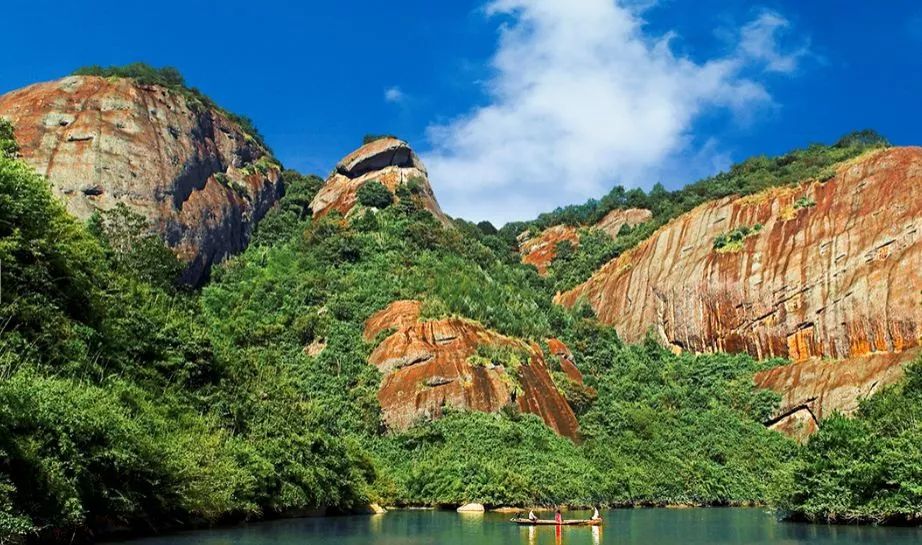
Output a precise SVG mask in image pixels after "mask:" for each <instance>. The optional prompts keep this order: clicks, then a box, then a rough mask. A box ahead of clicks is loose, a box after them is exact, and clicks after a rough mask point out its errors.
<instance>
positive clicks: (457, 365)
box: [365, 301, 578, 438]
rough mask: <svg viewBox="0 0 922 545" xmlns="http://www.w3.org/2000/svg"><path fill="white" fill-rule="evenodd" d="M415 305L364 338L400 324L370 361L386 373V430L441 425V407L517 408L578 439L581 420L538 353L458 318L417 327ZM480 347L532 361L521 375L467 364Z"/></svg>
mask: <svg viewBox="0 0 922 545" xmlns="http://www.w3.org/2000/svg"><path fill="white" fill-rule="evenodd" d="M411 303H413V302H412V301H396V302H394V303H392V304H391V305H390V306H389V307H388V308H386V309H384V310H383V311H381V312H378V313H376V314H375V315H374V316H372V318H370V319H369V320H368V321H367V322H366V330H365V337H366V338H374V337H375V336H377V333H378V332H380V331H382V329H381V328H382V327H384V329H387V326H383V324H384V323H385V322H387V317H390V318H392V319H393V322H390V323H393V324H395V325H396V324H397V323H399V324H401V325H400V326H399V327H397V328H396V329H397V331H396V332H395V333H393V334H392V335H391V336H389V337H387V338H386V339H384V341H383V342H381V344H379V345H378V346H377V347H376V348H375V350H374V351H373V352H372V354H371V356H370V357H369V362H370V363H372V364H373V365H375V366H377V367H378V369H380V370H381V372H382V373H383V374H384V378H383V380H382V382H381V388H380V390H379V392H378V400H379V401H380V403H381V409H382V411H383V413H384V421H385V423H386V424H387V425H388V427H389V428H391V429H397V430H401V429H406V428H408V427H410V426H411V425H413V424H414V423H415V422H417V421H419V420H423V419H431V418H438V417H439V416H441V414H442V410H443V408H444V407H454V408H458V409H468V410H475V411H483V412H496V411H499V410H500V409H502V408H503V406H505V405H507V404H510V403H513V404H515V405H517V406H518V408H519V410H521V411H523V412H529V413H533V414H536V415H538V416H540V417H541V418H542V419H543V420H544V421H545V422H546V423H547V425H548V426H550V427H551V428H552V429H554V430H555V431H556V432H557V433H559V434H561V435H565V436H567V437H571V438H575V437H576V436H577V433H578V424H577V421H576V416H575V415H574V414H573V410H572V409H571V408H570V406H569V405H568V404H567V402H566V400H565V399H564V398H563V396H562V395H561V394H560V392H559V391H558V390H557V388H556V386H555V385H554V382H553V380H552V379H551V376H550V374H549V372H548V370H547V366H546V364H545V360H544V357H543V354H542V352H541V349H540V347H538V346H537V345H535V344H529V343H526V342H524V341H522V340H519V339H515V338H511V337H506V336H503V335H500V334H498V333H496V332H493V331H490V330H488V329H486V328H484V327H483V326H482V325H480V324H478V323H476V322H472V321H468V320H463V319H460V318H446V319H442V320H433V321H428V322H417V321H416V318H418V316H419V313H418V308H419V307H418V303H417V304H416V305H413V304H411ZM410 317H413V318H414V319H413V321H412V322H411V321H409V318H410ZM481 345H493V346H509V347H515V348H518V349H520V350H521V351H523V352H527V353H528V354H530V361H529V362H527V364H522V365H520V366H519V367H518V368H517V369H505V368H504V367H503V366H493V365H490V366H481V365H473V364H472V363H471V362H470V361H469V358H470V357H471V356H473V355H475V354H476V352H477V347H478V346H481Z"/></svg>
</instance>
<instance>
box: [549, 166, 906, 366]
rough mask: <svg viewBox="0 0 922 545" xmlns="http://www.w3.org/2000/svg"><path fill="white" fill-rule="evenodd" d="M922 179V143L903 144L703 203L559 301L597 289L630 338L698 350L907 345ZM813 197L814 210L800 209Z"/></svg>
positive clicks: (798, 356)
mask: <svg viewBox="0 0 922 545" xmlns="http://www.w3.org/2000/svg"><path fill="white" fill-rule="evenodd" d="M920 182H922V149H920V148H894V149H889V150H884V151H879V152H874V153H871V154H868V155H865V156H863V157H860V158H858V159H856V160H854V161H850V162H848V163H847V164H845V165H843V166H841V167H840V168H839V170H838V172H837V174H836V176H835V177H834V178H833V179H832V180H830V181H828V182H825V183H819V182H814V183H809V184H806V185H802V186H799V187H794V188H780V189H774V190H770V191H767V192H765V193H762V194H759V195H754V196H751V197H745V198H728V199H723V200H720V201H715V202H711V203H708V204H704V205H702V206H700V207H698V208H696V209H694V210H692V211H691V212H689V213H687V214H684V215H683V216H681V217H679V218H677V219H675V220H673V221H672V222H670V223H669V224H668V225H666V226H664V227H663V228H661V229H660V230H659V231H657V232H656V233H655V234H654V235H653V236H652V237H650V239H648V240H647V241H645V242H644V243H642V244H641V245H639V246H638V247H637V248H635V249H633V250H632V251H630V252H627V253H626V254H624V255H622V256H620V257H619V258H617V259H615V260H613V261H611V262H610V263H608V264H606V265H605V266H604V267H603V268H601V269H600V270H599V271H598V272H596V274H594V275H593V276H592V278H590V279H589V280H588V281H587V282H586V283H584V284H582V285H580V286H578V287H577V288H575V289H573V290H571V291H569V292H567V293H564V294H561V295H559V296H558V297H557V298H556V300H557V301H558V302H559V303H561V304H565V305H573V304H574V303H576V301H577V300H579V299H580V298H583V297H585V298H586V299H587V301H588V302H589V303H590V304H591V306H592V307H593V309H595V311H596V313H597V315H598V317H599V318H600V319H601V320H602V321H604V322H606V323H609V324H612V325H614V326H615V328H616V329H617V330H618V333H619V334H620V335H621V337H622V338H623V339H625V340H626V341H628V342H636V341H639V340H641V339H642V338H643V336H644V335H645V333H646V332H647V330H648V329H649V328H651V327H652V328H653V330H654V331H655V332H656V333H657V334H658V336H659V337H660V339H661V340H662V341H663V342H664V343H666V344H668V345H671V346H673V347H677V348H680V349H684V350H692V351H694V352H715V351H728V352H748V353H750V354H752V355H753V356H756V357H759V358H767V357H773V356H780V357H787V358H790V359H792V360H793V361H805V360H807V359H810V358H813V357H827V358H836V359H845V358H860V357H864V356H867V355H870V354H880V353H883V354H887V353H901V352H905V351H907V350H909V349H912V348H914V347H917V346H919V344H920V337H922V329H920V328H922V316H920V309H922V275H920V271H922V245H920V243H919V240H920V229H922V184H920ZM802 197H805V198H806V200H807V201H808V202H810V201H812V202H815V205H812V206H806V207H804V206H798V205H797V202H798V200H799V199H801V198H802ZM756 224H761V225H762V226H763V228H762V229H761V231H759V232H758V233H757V234H756V235H754V236H750V237H749V238H747V239H745V240H744V241H743V242H742V247H741V248H738V249H737V250H735V251H715V249H714V247H713V241H714V239H715V237H717V236H718V235H720V234H723V233H726V232H728V231H730V230H732V229H735V228H737V227H741V226H750V227H751V226H754V225H756ZM731 250H732V249H731ZM898 359H901V358H898ZM888 361H891V362H892V363H894V364H897V362H896V361H893V360H888Z"/></svg>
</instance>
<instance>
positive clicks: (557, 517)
mask: <svg viewBox="0 0 922 545" xmlns="http://www.w3.org/2000/svg"><path fill="white" fill-rule="evenodd" d="M554 522H556V523H557V524H560V523H562V522H563V515H561V514H560V508H559V507H558V508H557V512H556V513H554Z"/></svg>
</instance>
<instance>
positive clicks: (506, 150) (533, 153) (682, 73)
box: [423, 0, 802, 223]
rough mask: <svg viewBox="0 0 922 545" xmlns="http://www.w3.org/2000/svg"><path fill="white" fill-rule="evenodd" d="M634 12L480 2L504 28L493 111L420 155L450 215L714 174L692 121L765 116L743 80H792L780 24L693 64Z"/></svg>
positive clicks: (596, 0)
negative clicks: (774, 76) (720, 115)
mask: <svg viewBox="0 0 922 545" xmlns="http://www.w3.org/2000/svg"><path fill="white" fill-rule="evenodd" d="M632 5H634V6H636V5H637V2H634V3H633V4H632ZM638 9H641V8H636V7H635V8H633V9H631V8H628V7H624V4H619V3H617V2H615V0H580V1H579V2H561V1H559V0H494V1H492V2H490V3H489V4H488V5H487V7H486V13H487V14H488V15H491V16H504V17H506V18H507V21H508V22H506V23H504V24H503V25H502V26H501V28H500V32H499V43H498V47H497V51H496V53H495V55H494V57H493V60H492V65H493V68H494V71H495V72H494V75H493V76H492V78H491V79H490V80H489V81H488V82H487V88H486V90H487V92H488V95H489V103H488V104H487V105H485V106H482V107H478V108H475V109H474V110H472V111H470V112H468V113H467V114H465V115H462V116H461V117H459V118H457V119H455V120H453V121H451V122H449V123H447V124H443V125H433V126H431V127H429V129H428V136H429V141H430V144H431V146H432V147H431V149H430V150H429V151H428V153H424V154H423V158H424V160H425V161H426V164H427V166H428V167H429V172H430V178H431V179H432V182H433V185H434V186H435V191H436V193H437V194H438V196H439V199H440V201H441V202H442V204H443V206H444V208H445V209H446V211H447V212H448V213H450V214H454V215H458V216H461V217H465V218H467V219H482V218H485V219H489V220H491V221H494V222H496V223H502V222H505V221H508V220H513V219H525V218H529V217H534V216H535V215H536V214H537V213H539V212H542V211H547V210H550V209H553V208H554V207H555V206H557V205H559V204H563V203H576V202H582V201H583V200H585V199H586V198H589V197H598V196H600V195H602V194H604V193H605V192H606V191H607V190H608V189H610V188H611V186H612V185H614V184H616V183H622V184H625V185H628V186H631V185H638V184H644V185H647V186H649V185H652V184H653V183H654V182H656V181H658V180H657V179H656V176H658V175H662V174H664V173H667V172H674V171H675V170H676V169H678V168H681V166H682V165H681V161H682V160H686V159H687V160H694V161H697V162H698V164H697V165H695V166H693V167H690V168H691V169H693V170H700V168H701V167H700V165H712V164H715V163H716V162H719V163H721V164H723V161H725V160H726V158H725V157H723V156H722V155H721V154H720V153H719V151H718V150H717V149H716V146H714V144H713V143H708V144H707V146H703V147H698V148H697V149H692V148H693V147H694V139H693V138H692V136H691V135H690V134H689V130H690V128H691V126H692V124H693V122H694V121H695V120H696V119H697V118H698V117H699V116H701V115H702V114H703V113H705V112H709V111H713V110H715V109H726V110H729V111H732V112H735V113H738V114H744V113H746V112H748V111H750V110H752V109H753V108H754V107H757V106H764V105H771V103H772V102H771V97H770V95H769V94H768V92H767V91H766V89H765V88H764V86H763V85H762V84H761V83H759V82H758V81H755V80H753V79H751V78H750V77H747V76H745V75H744V72H745V73H747V74H751V73H762V72H764V71H776V72H778V71H784V72H789V71H791V70H793V68H794V67H795V66H796V64H797V60H798V58H799V57H800V55H802V53H795V54H785V53H783V52H781V51H780V50H779V49H778V47H777V42H776V40H775V38H776V36H777V34H778V33H779V32H780V31H782V30H784V28H785V26H786V25H787V24H788V23H787V21H785V20H784V19H783V18H782V17H780V16H779V15H777V14H775V13H772V12H765V13H763V14H761V15H760V16H759V17H758V18H757V19H755V20H753V21H752V22H750V23H749V24H747V25H746V26H745V27H743V28H742V29H741V30H740V33H739V37H738V38H739V40H738V45H737V46H736V47H735V49H734V51H733V52H732V53H731V54H729V55H727V56H724V57H719V58H714V59H711V60H707V61H704V62H695V61H692V60H690V59H688V58H683V57H679V56H676V55H675V54H674V53H673V51H672V48H671V47H670V43H669V42H670V40H671V39H673V38H674V36H673V35H671V34H669V35H666V36H662V37H651V36H647V35H645V34H644V32H643V28H642V21H641V20H640V19H639V16H638ZM703 153H704V154H705V156H702V154H703Z"/></svg>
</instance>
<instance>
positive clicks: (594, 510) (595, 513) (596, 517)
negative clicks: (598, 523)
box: [589, 507, 602, 520]
mask: <svg viewBox="0 0 922 545" xmlns="http://www.w3.org/2000/svg"><path fill="white" fill-rule="evenodd" d="M601 518H602V517H600V516H599V508H598V507H593V508H592V516H591V517H590V518H589V520H600V519H601Z"/></svg>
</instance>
